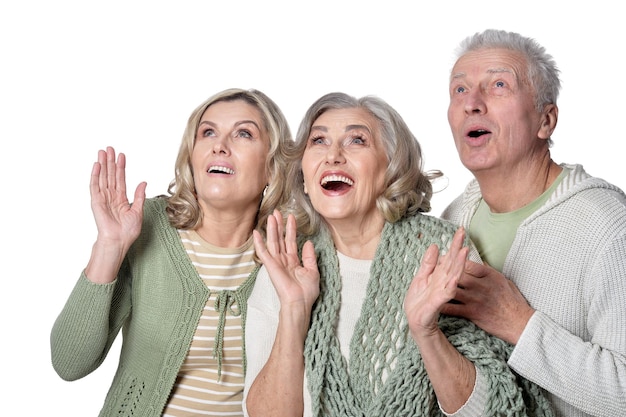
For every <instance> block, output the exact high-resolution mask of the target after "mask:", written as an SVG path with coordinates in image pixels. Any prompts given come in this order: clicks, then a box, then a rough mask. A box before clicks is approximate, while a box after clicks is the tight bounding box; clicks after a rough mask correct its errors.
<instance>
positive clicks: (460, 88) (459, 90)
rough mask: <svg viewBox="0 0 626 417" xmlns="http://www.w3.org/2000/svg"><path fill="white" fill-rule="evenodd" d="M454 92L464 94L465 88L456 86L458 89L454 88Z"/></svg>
mask: <svg viewBox="0 0 626 417" xmlns="http://www.w3.org/2000/svg"><path fill="white" fill-rule="evenodd" d="M454 92H455V93H464V92H465V87H461V86H458V87H456V88H455V89H454Z"/></svg>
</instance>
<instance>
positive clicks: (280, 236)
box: [273, 210, 287, 253]
mask: <svg viewBox="0 0 626 417" xmlns="http://www.w3.org/2000/svg"><path fill="white" fill-rule="evenodd" d="M273 216H274V218H275V219H276V233H277V236H276V237H277V242H278V250H279V251H280V253H286V252H287V250H286V248H285V228H284V225H283V215H282V214H281V212H280V211H278V210H274V213H273Z"/></svg>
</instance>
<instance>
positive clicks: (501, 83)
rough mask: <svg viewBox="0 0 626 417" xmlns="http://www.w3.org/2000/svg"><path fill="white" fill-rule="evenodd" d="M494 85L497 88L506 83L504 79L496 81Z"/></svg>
mask: <svg viewBox="0 0 626 417" xmlns="http://www.w3.org/2000/svg"><path fill="white" fill-rule="evenodd" d="M495 86H496V87H498V88H501V87H505V86H506V84H505V83H504V81H496V83H495Z"/></svg>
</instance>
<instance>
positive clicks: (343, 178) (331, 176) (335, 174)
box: [318, 170, 355, 196]
mask: <svg viewBox="0 0 626 417" xmlns="http://www.w3.org/2000/svg"><path fill="white" fill-rule="evenodd" d="M327 180H330V181H336V182H342V183H344V184H346V185H347V186H346V187H341V188H340V189H328V188H325V187H324V185H325V184H326V182H327ZM318 184H319V186H320V188H321V190H322V193H324V194H325V195H329V196H338V195H343V194H346V193H348V192H350V191H351V190H352V187H353V186H354V184H355V180H354V178H353V177H352V176H351V175H348V173H346V172H345V171H339V170H332V171H324V172H323V173H322V175H320V177H319V181H318Z"/></svg>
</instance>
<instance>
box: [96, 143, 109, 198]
mask: <svg viewBox="0 0 626 417" xmlns="http://www.w3.org/2000/svg"><path fill="white" fill-rule="evenodd" d="M97 163H98V165H100V174H99V175H98V186H99V188H100V191H102V190H106V188H107V177H106V176H107V154H106V151H103V150H99V151H98V162H97Z"/></svg>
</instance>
